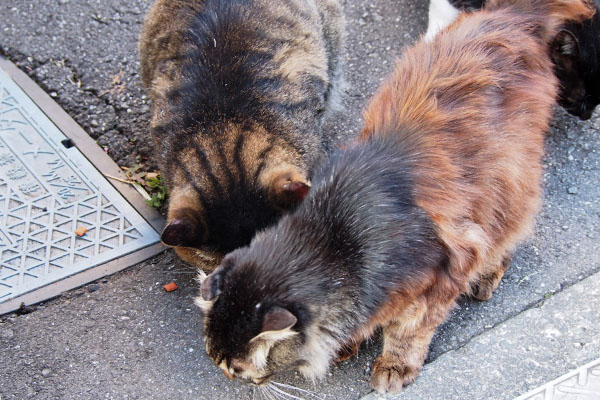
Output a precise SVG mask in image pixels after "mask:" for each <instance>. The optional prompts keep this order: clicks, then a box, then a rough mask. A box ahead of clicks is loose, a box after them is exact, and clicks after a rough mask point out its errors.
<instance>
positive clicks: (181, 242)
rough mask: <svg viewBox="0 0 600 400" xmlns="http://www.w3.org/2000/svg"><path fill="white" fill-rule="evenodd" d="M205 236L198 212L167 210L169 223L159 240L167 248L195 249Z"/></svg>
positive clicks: (188, 209)
mask: <svg viewBox="0 0 600 400" xmlns="http://www.w3.org/2000/svg"><path fill="white" fill-rule="evenodd" d="M205 234H206V232H205V228H204V224H203V223H202V220H201V218H200V215H199V212H198V211H196V210H193V209H191V208H187V207H186V208H180V209H174V210H172V209H171V208H169V222H168V223H167V226H166V227H165V229H163V232H162V234H161V236H160V239H161V240H162V242H163V243H164V244H166V245H167V246H173V247H196V246H200V245H201V244H202V242H203V241H204V239H205Z"/></svg>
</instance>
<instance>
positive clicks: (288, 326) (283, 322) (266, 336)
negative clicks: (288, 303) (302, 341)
mask: <svg viewBox="0 0 600 400" xmlns="http://www.w3.org/2000/svg"><path fill="white" fill-rule="evenodd" d="M296 322H298V319H297V318H296V316H295V315H294V314H292V313H291V312H290V311H289V310H287V309H286V308H283V307H279V306H274V307H271V309H270V310H269V311H267V312H266V313H265V315H264V316H263V321H262V326H261V330H260V333H259V334H258V335H256V336H255V337H254V338H253V339H252V341H255V340H259V339H261V340H266V341H269V342H278V341H280V340H284V339H287V338H289V337H292V336H294V335H296V334H298V332H296V331H293V330H292V327H293V326H294V325H296Z"/></svg>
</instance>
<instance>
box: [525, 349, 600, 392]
mask: <svg viewBox="0 0 600 400" xmlns="http://www.w3.org/2000/svg"><path fill="white" fill-rule="evenodd" d="M515 400H600V359H598V360H596V361H592V362H591V363H589V364H587V365H584V366H583V367H580V368H578V369H577V370H575V371H572V372H569V373H568V374H566V375H563V376H561V377H560V378H558V379H556V380H554V381H552V382H549V383H547V384H545V385H543V386H541V387H539V388H537V389H535V390H532V391H531V392H529V393H526V394H524V395H523V396H520V397H518V398H516V399H515Z"/></svg>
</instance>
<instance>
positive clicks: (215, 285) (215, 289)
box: [200, 268, 225, 302]
mask: <svg viewBox="0 0 600 400" xmlns="http://www.w3.org/2000/svg"><path fill="white" fill-rule="evenodd" d="M224 275H225V270H224V269H223V268H217V269H216V270H215V271H214V272H213V273H212V274H210V275H208V276H207V277H206V278H205V279H204V281H203V282H202V285H201V286H200V296H201V297H202V299H203V300H204V301H211V302H212V301H214V300H215V299H216V298H217V296H219V295H220V294H221V292H222V291H223V281H224Z"/></svg>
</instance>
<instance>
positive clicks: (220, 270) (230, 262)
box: [198, 253, 237, 301]
mask: <svg viewBox="0 0 600 400" xmlns="http://www.w3.org/2000/svg"><path fill="white" fill-rule="evenodd" d="M236 259H237V257H236V256H235V254H234V253H229V254H227V255H226V256H225V257H224V258H223V260H222V261H221V265H219V267H217V269H215V270H214V271H213V272H212V273H211V274H210V275H208V276H206V274H204V273H203V272H201V273H200V274H199V276H198V281H200V283H201V285H200V297H202V299H203V300H205V301H214V300H215V299H216V298H217V296H219V295H220V294H221V292H222V291H223V283H224V282H225V274H226V273H227V272H228V271H229V269H230V268H232V267H233V266H234V265H235V263H236Z"/></svg>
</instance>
